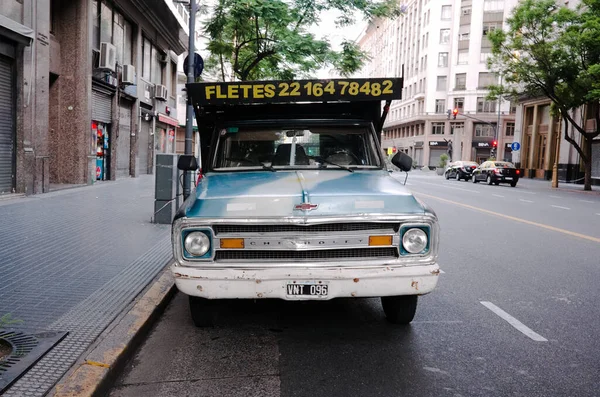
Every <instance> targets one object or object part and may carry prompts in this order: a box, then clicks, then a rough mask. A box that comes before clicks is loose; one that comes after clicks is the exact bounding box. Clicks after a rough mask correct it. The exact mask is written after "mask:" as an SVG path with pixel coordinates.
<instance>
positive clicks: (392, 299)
mask: <svg viewBox="0 0 600 397" xmlns="http://www.w3.org/2000/svg"><path fill="white" fill-rule="evenodd" d="M417 300H418V296H417V295H405V296H383V297H382V298H381V305H382V306H383V312H384V313H385V316H386V318H387V320H388V321H389V322H390V323H392V324H404V325H406V324H409V323H410V322H411V321H412V320H413V318H414V317H415V313H416V312H417Z"/></svg>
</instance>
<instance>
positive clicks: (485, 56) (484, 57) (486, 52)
mask: <svg viewBox="0 0 600 397" xmlns="http://www.w3.org/2000/svg"><path fill="white" fill-rule="evenodd" d="M491 56H492V53H491V49H486V50H481V55H480V58H479V60H480V61H481V63H486V62H487V60H488V59H490V58H491Z"/></svg>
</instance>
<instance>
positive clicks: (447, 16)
mask: <svg viewBox="0 0 600 397" xmlns="http://www.w3.org/2000/svg"><path fill="white" fill-rule="evenodd" d="M451 19H452V6H442V21H449V20H451Z"/></svg>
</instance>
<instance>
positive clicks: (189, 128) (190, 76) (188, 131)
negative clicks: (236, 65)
mask: <svg viewBox="0 0 600 397" xmlns="http://www.w3.org/2000/svg"><path fill="white" fill-rule="evenodd" d="M189 34H190V40H189V44H188V73H187V82H188V84H189V83H193V82H194V66H195V65H194V57H195V55H196V49H195V48H194V42H195V38H196V0H190V31H189ZM193 134H194V106H193V104H192V100H191V98H190V95H189V92H188V93H187V107H186V112H185V151H184V153H185V154H188V155H191V154H193V153H192V136H193ZM191 179H192V178H191V173H190V171H185V172H184V173H183V198H184V200H185V199H187V198H188V196H189V195H190V191H191Z"/></svg>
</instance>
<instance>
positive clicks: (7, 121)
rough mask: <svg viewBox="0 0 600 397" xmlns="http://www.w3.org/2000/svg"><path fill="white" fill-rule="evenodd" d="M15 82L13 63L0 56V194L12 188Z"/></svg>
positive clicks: (13, 173)
mask: <svg viewBox="0 0 600 397" xmlns="http://www.w3.org/2000/svg"><path fill="white" fill-rule="evenodd" d="M14 90H15V81H14V76H13V63H12V61H10V60H8V59H7V58H3V57H2V56H0V194H6V193H12V189H13V187H14V175H15V172H14V170H15V161H14V132H15V128H14V127H15V103H14V101H15V97H14V93H15V91H14Z"/></svg>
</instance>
